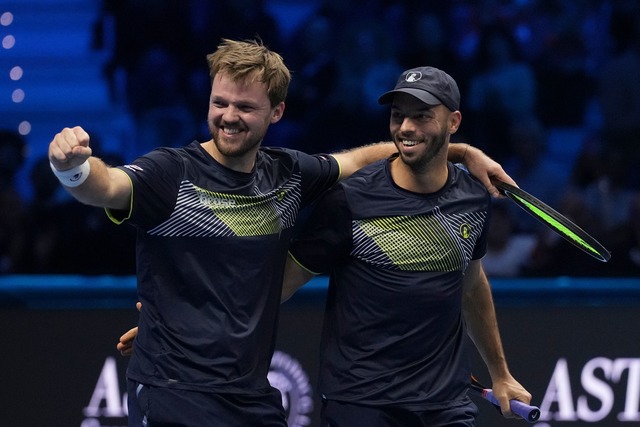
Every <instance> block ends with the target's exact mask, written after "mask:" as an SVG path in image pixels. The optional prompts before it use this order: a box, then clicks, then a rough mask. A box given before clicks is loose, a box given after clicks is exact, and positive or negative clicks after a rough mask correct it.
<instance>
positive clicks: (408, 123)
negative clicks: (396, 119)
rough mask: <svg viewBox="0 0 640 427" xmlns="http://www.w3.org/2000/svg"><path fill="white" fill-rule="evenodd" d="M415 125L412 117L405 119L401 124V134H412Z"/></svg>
mask: <svg viewBox="0 0 640 427" xmlns="http://www.w3.org/2000/svg"><path fill="white" fill-rule="evenodd" d="M415 129H416V128H415V125H414V123H413V120H411V118H410V117H405V118H404V119H403V120H402V123H400V132H402V133H405V134H412V133H413V132H414V131H415Z"/></svg>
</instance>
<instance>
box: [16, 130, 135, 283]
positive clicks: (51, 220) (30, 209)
mask: <svg viewBox="0 0 640 427" xmlns="http://www.w3.org/2000/svg"><path fill="white" fill-rule="evenodd" d="M91 145H92V149H93V151H94V153H95V154H96V155H99V156H100V158H102V160H104V161H105V162H107V163H108V164H121V163H122V158H121V157H120V156H119V155H116V154H113V153H106V152H102V151H101V144H100V141H99V138H97V137H95V136H94V137H92V140H91ZM29 177H30V180H31V185H32V187H33V193H34V197H33V201H32V202H31V203H30V204H29V205H28V206H27V207H26V209H25V214H24V222H25V227H24V229H25V232H24V241H25V244H24V245H23V247H22V250H21V252H20V255H19V256H18V257H17V262H16V268H15V272H16V273H20V274H84V275H102V274H109V275H133V274H135V250H134V247H135V230H134V229H133V228H132V227H118V226H116V225H115V224H113V223H112V222H111V221H109V219H108V218H107V217H106V215H104V212H102V211H100V210H96V209H94V208H92V207H90V206H85V205H78V203H77V202H76V201H75V200H73V199H72V198H71V197H69V195H68V194H67V193H66V192H65V191H64V190H62V189H61V188H60V182H59V181H58V180H57V179H56V177H55V176H53V175H52V174H51V166H50V165H49V159H48V158H47V157H46V156H44V157H42V158H40V159H39V160H37V161H36V162H35V163H34V165H33V167H32V168H31V171H30V175H29ZM70 247H78V248H80V247H82V248H83V250H82V251H78V252H77V254H76V255H75V257H73V259H71V258H69V257H68V256H67V253H68V248H70Z"/></svg>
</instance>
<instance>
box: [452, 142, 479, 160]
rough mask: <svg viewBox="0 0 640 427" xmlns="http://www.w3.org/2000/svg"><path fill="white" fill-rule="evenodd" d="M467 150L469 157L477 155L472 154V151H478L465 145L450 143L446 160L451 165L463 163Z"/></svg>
mask: <svg viewBox="0 0 640 427" xmlns="http://www.w3.org/2000/svg"><path fill="white" fill-rule="evenodd" d="M469 150H471V153H470V156H472V155H474V154H477V153H474V150H475V151H480V150H479V149H477V148H475V147H472V146H471V145H469V144H467V143H450V144H449V151H448V156H447V159H448V160H449V161H450V162H452V163H464V160H465V159H466V157H467V152H469ZM480 152H481V151H480Z"/></svg>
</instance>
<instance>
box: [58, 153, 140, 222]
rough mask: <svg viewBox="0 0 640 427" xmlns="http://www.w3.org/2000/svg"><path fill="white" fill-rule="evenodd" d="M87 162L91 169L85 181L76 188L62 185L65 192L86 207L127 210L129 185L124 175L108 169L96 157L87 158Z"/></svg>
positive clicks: (118, 171) (116, 170)
mask: <svg viewBox="0 0 640 427" xmlns="http://www.w3.org/2000/svg"><path fill="white" fill-rule="evenodd" d="M87 161H88V162H89V163H90V166H91V169H90V173H89V176H88V177H87V179H86V181H84V182H83V183H82V184H81V185H79V186H77V187H68V186H65V185H63V187H64V188H65V190H67V191H68V192H69V193H70V194H71V195H72V196H73V197H74V198H75V199H76V200H78V201H79V202H81V203H84V204H86V205H91V206H99V207H106V208H112V209H127V208H128V207H129V201H130V184H129V179H128V177H127V176H126V174H124V172H122V171H120V170H118V169H115V168H110V167H108V166H107V165H106V164H105V163H104V162H103V161H102V160H100V159H99V158H97V157H89V159H88V160H87Z"/></svg>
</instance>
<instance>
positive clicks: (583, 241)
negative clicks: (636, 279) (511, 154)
mask: <svg viewBox="0 0 640 427" xmlns="http://www.w3.org/2000/svg"><path fill="white" fill-rule="evenodd" d="M492 182H493V184H494V185H495V186H496V187H497V188H498V189H499V190H500V192H501V193H502V194H504V195H505V196H506V197H508V198H509V199H511V200H512V201H513V202H514V203H515V204H516V205H518V206H520V208H522V209H523V210H524V211H525V212H527V213H528V214H529V215H531V216H533V217H534V218H536V219H537V220H538V221H540V222H541V223H543V224H544V225H546V226H547V227H549V228H551V229H552V230H553V231H555V232H556V233H557V234H558V235H560V236H561V237H562V238H563V239H565V240H566V241H568V242H569V243H571V244H572V245H574V246H575V247H577V248H578V249H580V250H582V251H583V252H585V253H586V254H588V255H591V256H592V257H594V258H595V259H597V260H599V261H602V262H607V261H609V259H610V258H611V253H610V252H609V251H608V250H607V249H606V248H605V247H604V246H602V244H600V242H598V241H597V240H596V239H595V238H593V237H592V236H591V235H590V234H589V233H587V232H586V231H584V230H583V229H582V228H580V227H578V226H577V225H576V224H575V223H574V222H573V221H571V220H569V219H568V218H567V217H565V216H564V215H562V214H561V213H560V212H558V211H556V210H555V209H553V208H552V207H551V206H549V205H547V204H546V203H544V202H543V201H541V200H540V199H537V198H536V197H534V196H532V195H531V194H529V193H527V192H526V191H524V190H523V189H521V188H518V187H515V186H513V185H511V184H507V183H506V182H503V181H500V180H498V179H493V180H492Z"/></svg>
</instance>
